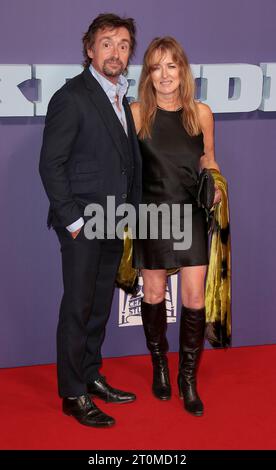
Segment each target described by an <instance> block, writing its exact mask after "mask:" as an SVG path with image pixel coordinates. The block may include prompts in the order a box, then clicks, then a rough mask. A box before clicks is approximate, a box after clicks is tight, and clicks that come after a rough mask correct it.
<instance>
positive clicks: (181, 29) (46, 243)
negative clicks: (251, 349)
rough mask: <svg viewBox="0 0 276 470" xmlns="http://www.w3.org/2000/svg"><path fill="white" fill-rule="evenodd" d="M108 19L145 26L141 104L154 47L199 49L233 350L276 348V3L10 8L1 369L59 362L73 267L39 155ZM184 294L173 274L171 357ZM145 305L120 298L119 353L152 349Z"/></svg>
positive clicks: (1, 138) (38, 2)
mask: <svg viewBox="0 0 276 470" xmlns="http://www.w3.org/2000/svg"><path fill="white" fill-rule="evenodd" d="M103 12H113V13H116V14H119V15H123V16H131V17H133V18H135V20H136V24H137V41H138V47H137V51H136V55H135V57H134V58H133V60H132V63H131V66H130V67H129V75H128V79H129V84H130V86H129V89H128V98H129V99H130V100H133V99H135V98H136V97H137V85H138V82H139V75H140V71H141V64H142V59H143V53H144V51H145V49H146V47H147V45H148V44H149V42H150V41H151V40H152V39H153V38H154V37H156V36H165V35H171V36H174V37H175V38H176V39H177V40H178V41H180V43H181V44H182V45H183V47H184V49H185V51H186V52H187V55H188V57H189V60H190V62H191V64H192V70H193V74H194V77H195V78H196V83H197V98H198V99H200V100H201V101H203V102H206V103H207V104H208V105H209V106H210V107H211V109H212V111H213V113H214V118H215V145H216V158H217V161H218V163H219V165H220V167H221V171H222V173H223V174H224V176H225V177H226V178H227V180H228V185H229V201H230V213H231V236H232V276H233V278H232V279H233V282H232V316H233V342H232V344H233V346H247V345H260V344H271V343H275V342H276V319H275V307H276V289H275V286H274V284H275V283H274V277H275V276H274V269H275V268H274V265H275V255H274V253H275V240H276V221H275V216H274V213H275V202H276V196H275V193H276V191H275V173H276V143H275V142H276V140H275V133H276V126H275V124H276V49H275V27H274V26H275V24H274V22H275V21H274V19H275V16H276V3H275V1H274V0H243V1H240V0H232V1H230V2H229V1H226V0H207V1H206V0H198V1H197V2H195V3H193V2H188V1H181V0H171V1H170V2H167V1H165V0H148V1H147V2H134V1H133V2H132V1H131V2H130V1H127V0H118V1H113V0H112V1H111V0H109V1H108V0H101V1H98V0H97V1H95V0H93V1H89V0H78V1H77V0H59V1H56V0H47V2H46V1H42V0H25V1H24V2H22V1H20V0H1V4H0V218H1V243H0V280H1V282H0V314H1V328H0V367H13V366H21V365H30V364H43V363H51V362H54V361H55V354H56V353H55V332H56V324H57V319H58V310H59V303H60V298H61V295H62V277H61V261H60V251H59V245H58V242H57V239H56V235H55V233H54V231H52V230H51V231H48V229H47V227H46V217H47V210H48V201H47V198H46V196H45V193H44V190H43V187H42V184H41V181H40V177H39V173H38V162H39V154H40V147H41V141H42V133H43V127H44V118H45V114H46V110H47V104H48V102H49V99H50V97H51V95H52V94H53V93H54V92H55V91H56V90H57V89H58V88H60V87H61V86H62V85H63V84H64V83H65V81H66V80H67V79H70V77H73V76H74V75H77V74H78V73H80V72H81V70H82V67H81V65H80V64H81V62H82V42H81V38H82V35H83V33H84V31H86V29H87V27H88V25H89V24H90V23H91V21H92V19H93V18H94V17H95V16H97V15H98V14H99V13H103ZM178 284H179V280H178V277H177V275H175V276H172V277H170V278H169V281H168V286H167V291H166V299H167V315H168V323H169V326H168V338H169V342H170V350H171V351H177V350H178V317H179V312H180V308H181V301H180V295H179V294H180V292H179V289H178ZM142 295H143V288H142V282H140V290H139V292H138V294H137V296H135V297H131V296H127V295H125V294H124V292H122V291H121V290H118V289H116V290H115V295H114V299H113V305H112V310H111V315H110V319H109V323H108V327H107V332H106V338H105V342H104V347H103V354H104V356H105V357H109V356H126V355H133V354H143V353H145V352H146V347H145V340H144V335H143V331H142V326H141V317H140V299H141V296H142Z"/></svg>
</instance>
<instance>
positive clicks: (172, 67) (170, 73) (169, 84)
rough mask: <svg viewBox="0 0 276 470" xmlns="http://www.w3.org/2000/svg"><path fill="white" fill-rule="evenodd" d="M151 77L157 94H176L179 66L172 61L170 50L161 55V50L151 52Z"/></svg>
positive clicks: (178, 82)
mask: <svg viewBox="0 0 276 470" xmlns="http://www.w3.org/2000/svg"><path fill="white" fill-rule="evenodd" d="M152 62H153V65H152V72H151V79H152V83H153V86H154V88H155V90H156V93H157V94H160V95H161V94H162V95H170V94H176V93H178V90H179V84H180V77H179V66H178V64H176V63H175V62H174V61H173V58H172V53H171V51H169V50H167V51H166V52H165V54H164V55H163V56H162V54H161V51H158V50H157V51H155V52H154V54H153V61H152Z"/></svg>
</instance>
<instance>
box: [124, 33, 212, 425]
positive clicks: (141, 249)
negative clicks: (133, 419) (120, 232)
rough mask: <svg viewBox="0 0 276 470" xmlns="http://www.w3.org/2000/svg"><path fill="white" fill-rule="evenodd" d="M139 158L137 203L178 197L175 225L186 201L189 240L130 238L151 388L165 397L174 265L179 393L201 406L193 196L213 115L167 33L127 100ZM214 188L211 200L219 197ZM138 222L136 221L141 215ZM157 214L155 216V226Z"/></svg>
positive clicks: (203, 247) (202, 270) (205, 162)
mask: <svg viewBox="0 0 276 470" xmlns="http://www.w3.org/2000/svg"><path fill="white" fill-rule="evenodd" d="M131 109H132V113H133V117H134V121H135V126H136V130H137V134H138V138H139V143H140V148H141V153H142V159H143V203H145V204H150V203H155V204H156V205H159V204H164V203H166V204H167V205H168V207H169V208H171V207H172V204H179V206H178V207H179V208H180V209H179V210H180V227H181V228H182V229H183V227H184V225H185V223H184V222H185V220H186V219H185V217H186V216H185V214H184V204H191V205H192V206H190V207H192V242H191V246H190V248H189V249H185V250H183V249H182V250H175V249H174V242H175V241H179V240H176V238H174V232H173V230H171V231H170V237H169V238H167V239H162V236H161V233H160V230H159V231H158V237H157V238H156V239H152V238H150V237H147V239H141V238H140V239H139V238H138V239H137V240H135V241H134V266H135V267H136V268H139V269H141V272H142V276H143V282H144V298H143V300H142V304H141V313H142V321H143V326H144V331H145V335H146V340H147V347H148V349H149V350H150V352H151V356H152V363H153V386H152V390H153V393H154V395H155V396H156V397H157V398H159V399H161V400H167V399H169V398H170V396H171V386H170V379H169V370H168V362H167V357H166V353H167V351H168V342H167V339H166V327H167V321H166V306H165V288H166V282H167V270H171V269H173V268H180V272H181V296H182V304H183V305H182V310H181V320H180V345H179V374H178V386H179V394H180V397H181V398H182V397H183V398H184V406H185V409H186V410H187V411H189V412H190V413H192V414H193V415H195V416H201V415H202V414H203V403H202V401H201V400H200V398H199V396H198V393H197V389H196V373H197V367H198V363H199V359H200V355H201V351H202V349H203V341H204V328H205V307H204V283H205V276H206V270H207V265H208V251H207V227H206V218H205V213H204V210H203V209H202V208H198V206H197V203H196V191H197V180H198V174H199V171H200V169H202V168H216V169H218V165H217V163H216V162H215V157H214V138H213V116H212V112H211V110H210V108H209V107H208V106H207V105H205V104H203V103H199V102H196V101H195V99H194V79H193V77H192V73H191V70H190V66H189V63H188V60H187V57H186V54H185V53H184V51H183V49H182V47H181V45H180V44H179V43H178V42H177V41H176V40H175V39H174V38H171V37H164V38H156V39H154V40H153V41H152V42H151V44H150V45H149V47H148V49H147V51H146V52H145V56H144V62H143V69H142V74H141V78H140V84H139V102H135V103H132V105H131ZM220 197H221V194H220V191H219V190H218V189H216V193H215V198H214V204H215V203H218V202H219V201H220ZM140 223H141V221H140ZM160 225H161V216H159V217H158V223H157V226H158V229H160Z"/></svg>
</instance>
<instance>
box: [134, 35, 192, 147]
mask: <svg viewBox="0 0 276 470" xmlns="http://www.w3.org/2000/svg"><path fill="white" fill-rule="evenodd" d="M156 51H160V53H161V56H160V58H161V57H162V56H164V55H165V53H166V52H167V51H170V52H171V54H172V58H173V61H174V62H175V63H176V64H177V65H178V67H179V74H180V85H179V97H180V102H181V107H182V108H183V111H182V122H183V127H184V128H185V129H186V131H187V132H188V134H189V135H191V136H194V135H198V134H199V133H200V132H201V128H200V124H199V119H198V114H197V108H196V103H195V81H194V78H193V75H192V72H191V68H190V65H189V62H188V58H187V56H186V54H185V52H184V51H183V48H182V47H181V45H180V44H179V43H178V42H177V41H176V40H175V39H174V38H172V37H170V36H165V37H163V38H155V39H153V40H152V42H151V43H150V45H149V46H148V48H147V50H146V52H145V55H144V61H143V68H142V73H141V78H140V83H139V101H140V116H141V128H140V132H139V134H140V135H141V137H142V138H145V137H150V135H151V128H152V124H153V121H154V118H155V114H156V109H157V102H156V93H155V89H154V86H153V83H152V78H151V73H152V70H153V56H154V53H155V52H156Z"/></svg>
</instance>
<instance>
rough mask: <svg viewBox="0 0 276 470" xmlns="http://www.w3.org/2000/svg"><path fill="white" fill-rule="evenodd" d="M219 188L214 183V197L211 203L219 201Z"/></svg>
mask: <svg viewBox="0 0 276 470" xmlns="http://www.w3.org/2000/svg"><path fill="white" fill-rule="evenodd" d="M221 196H222V194H221V190H220V189H219V188H218V187H217V186H216V185H215V197H214V202H213V205H215V204H218V203H219V202H220V201H221Z"/></svg>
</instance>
